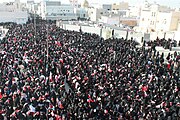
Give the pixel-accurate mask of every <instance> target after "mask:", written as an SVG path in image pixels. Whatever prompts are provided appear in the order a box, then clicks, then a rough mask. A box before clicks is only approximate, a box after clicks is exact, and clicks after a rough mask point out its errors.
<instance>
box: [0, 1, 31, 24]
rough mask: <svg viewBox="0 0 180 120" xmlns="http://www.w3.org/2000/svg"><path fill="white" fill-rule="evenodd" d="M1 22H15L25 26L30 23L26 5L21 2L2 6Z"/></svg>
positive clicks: (0, 12) (0, 8)
mask: <svg viewBox="0 0 180 120" xmlns="http://www.w3.org/2000/svg"><path fill="white" fill-rule="evenodd" d="M0 6H1V7H0V22H15V23H18V24H24V23H26V22H27V21H28V13H27V11H26V8H25V4H23V3H20V0H15V2H9V3H2V4H0Z"/></svg>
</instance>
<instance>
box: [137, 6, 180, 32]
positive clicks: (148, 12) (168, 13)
mask: <svg viewBox="0 0 180 120" xmlns="http://www.w3.org/2000/svg"><path fill="white" fill-rule="evenodd" d="M179 20H180V12H179V11H174V10H172V9H170V8H168V7H165V6H160V5H158V4H146V5H145V6H144V8H142V10H141V17H140V21H139V31H142V32H147V33H150V32H166V31H176V30H177V29H178V22H179Z"/></svg>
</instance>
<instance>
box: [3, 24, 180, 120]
mask: <svg viewBox="0 0 180 120" xmlns="http://www.w3.org/2000/svg"><path fill="white" fill-rule="evenodd" d="M137 44H138V43H136V42H135V41H133V39H131V40H125V39H123V38H121V39H116V38H112V39H107V40H104V39H103V38H100V37H99V36H98V35H96V34H89V33H83V32H82V31H81V32H75V31H68V30H63V29H60V28H58V27H56V26H55V25H53V24H50V25H46V24H41V25H38V26H37V28H36V31H35V28H34V25H33V24H24V25H17V24H14V25H10V26H9V31H8V33H7V35H6V37H5V38H4V39H3V40H2V41H1V43H0V67H1V69H0V72H1V73H0V119H1V120H3V119H12V120H16V119H23V120H25V119H37V120H38V119H55V120H77V119H80V120H81V119H82V120H86V119H92V120H95V119H97V120H106V119H107V120H138V119H144V120H149V119H150V120H153V119H159V120H178V119H180V91H179V90H180V55H178V54H176V55H174V57H173V58H171V57H170V58H169V60H168V63H165V62H164V59H166V58H164V55H163V54H159V53H158V52H154V49H153V46H152V48H151V49H147V50H146V49H144V47H141V48H137V47H136V45H137Z"/></svg>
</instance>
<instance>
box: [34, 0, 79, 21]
mask: <svg viewBox="0 0 180 120" xmlns="http://www.w3.org/2000/svg"><path fill="white" fill-rule="evenodd" d="M37 13H38V14H39V15H40V16H41V17H42V19H44V20H72V19H77V17H76V16H75V13H74V7H73V6H71V5H66V4H61V2H60V1H42V2H41V3H40V6H39V8H38V12H37Z"/></svg>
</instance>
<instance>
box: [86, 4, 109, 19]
mask: <svg viewBox="0 0 180 120" xmlns="http://www.w3.org/2000/svg"><path fill="white" fill-rule="evenodd" d="M104 15H105V16H107V15H109V11H107V10H105V9H102V8H94V7H91V8H89V9H88V16H89V19H90V20H91V21H94V22H97V21H98V20H99V19H100V18H101V16H104Z"/></svg>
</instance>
